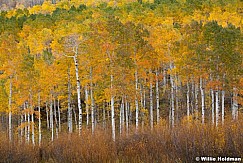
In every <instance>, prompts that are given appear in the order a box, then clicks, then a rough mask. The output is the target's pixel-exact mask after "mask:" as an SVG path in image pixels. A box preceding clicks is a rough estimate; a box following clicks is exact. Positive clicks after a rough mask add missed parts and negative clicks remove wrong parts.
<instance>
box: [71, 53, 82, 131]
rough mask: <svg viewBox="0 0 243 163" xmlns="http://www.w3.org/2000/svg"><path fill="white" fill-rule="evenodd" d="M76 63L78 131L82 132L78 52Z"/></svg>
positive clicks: (75, 58)
mask: <svg viewBox="0 0 243 163" xmlns="http://www.w3.org/2000/svg"><path fill="white" fill-rule="evenodd" d="M73 59H74V63H75V73H76V82H77V96H78V132H79V135H80V134H81V130H82V108H81V92H80V91H81V88H80V80H79V73H78V60H77V54H75V56H74V57H73Z"/></svg>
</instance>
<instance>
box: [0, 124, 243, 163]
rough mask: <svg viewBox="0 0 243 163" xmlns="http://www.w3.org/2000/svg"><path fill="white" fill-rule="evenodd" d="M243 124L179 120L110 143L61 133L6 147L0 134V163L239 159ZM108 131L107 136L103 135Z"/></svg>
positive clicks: (98, 134) (99, 135) (87, 133)
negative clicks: (34, 143) (53, 137)
mask: <svg viewBox="0 0 243 163" xmlns="http://www.w3.org/2000/svg"><path fill="white" fill-rule="evenodd" d="M242 124H243V121H242V119H241V120H238V121H231V120H227V121H226V122H225V126H224V127H222V126H219V127H218V128H215V127H213V126H212V125H210V124H204V125H203V124H201V123H200V122H198V121H193V122H190V123H189V122H188V121H187V120H183V121H182V122H181V123H180V124H177V125H176V126H175V127H173V128H170V127H169V126H167V125H166V123H161V124H160V125H157V126H156V127H155V128H154V129H153V130H151V129H150V128H147V129H146V128H144V130H143V131H141V130H140V131H136V132H135V128H134V129H132V128H131V129H130V131H129V133H124V134H122V135H119V136H118V137H117V140H116V141H115V142H114V141H111V133H110V132H109V131H110V130H105V129H103V128H101V127H100V128H97V129H96V130H95V132H94V134H92V133H91V130H89V129H83V132H82V134H81V136H79V135H78V133H73V134H67V133H62V134H60V135H59V138H57V139H55V140H54V141H53V142H50V141H45V140H43V144H41V145H40V146H38V145H36V146H33V145H32V144H31V143H30V144H29V145H28V144H27V143H24V142H22V143H21V142H20V140H18V141H14V142H12V143H10V142H9V140H8V138H7V135H6V134H0V136H1V137H0V144H1V146H0V158H1V161H0V162H62V163H68V162H168V163H169V162H183V163H184V162H194V161H195V158H196V157H197V156H209V154H210V156H212V157H217V156H227V157H241V158H242V157H243V148H242V147H243V135H242V133H243V132H242V131H243V125H242ZM107 131H108V132H107Z"/></svg>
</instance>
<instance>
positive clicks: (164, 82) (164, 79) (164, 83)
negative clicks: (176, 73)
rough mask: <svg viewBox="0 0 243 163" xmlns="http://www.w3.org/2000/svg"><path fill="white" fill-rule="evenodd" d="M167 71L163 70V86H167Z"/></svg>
mask: <svg viewBox="0 0 243 163" xmlns="http://www.w3.org/2000/svg"><path fill="white" fill-rule="evenodd" d="M166 84H167V82H166V69H164V70H163V85H164V86H166Z"/></svg>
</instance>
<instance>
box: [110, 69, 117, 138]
mask: <svg viewBox="0 0 243 163" xmlns="http://www.w3.org/2000/svg"><path fill="white" fill-rule="evenodd" d="M113 80H114V79H113V75H112V74H111V128H112V139H113V141H115V140H116V126H115V108H114V95H113Z"/></svg>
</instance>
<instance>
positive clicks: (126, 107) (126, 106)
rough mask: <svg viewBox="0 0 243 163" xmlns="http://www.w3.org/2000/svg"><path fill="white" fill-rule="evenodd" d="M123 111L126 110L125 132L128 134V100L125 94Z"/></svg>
mask: <svg viewBox="0 0 243 163" xmlns="http://www.w3.org/2000/svg"><path fill="white" fill-rule="evenodd" d="M125 112H126V133H127V134H128V129H129V123H128V121H129V120H128V102H127V98H126V96H125Z"/></svg>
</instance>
